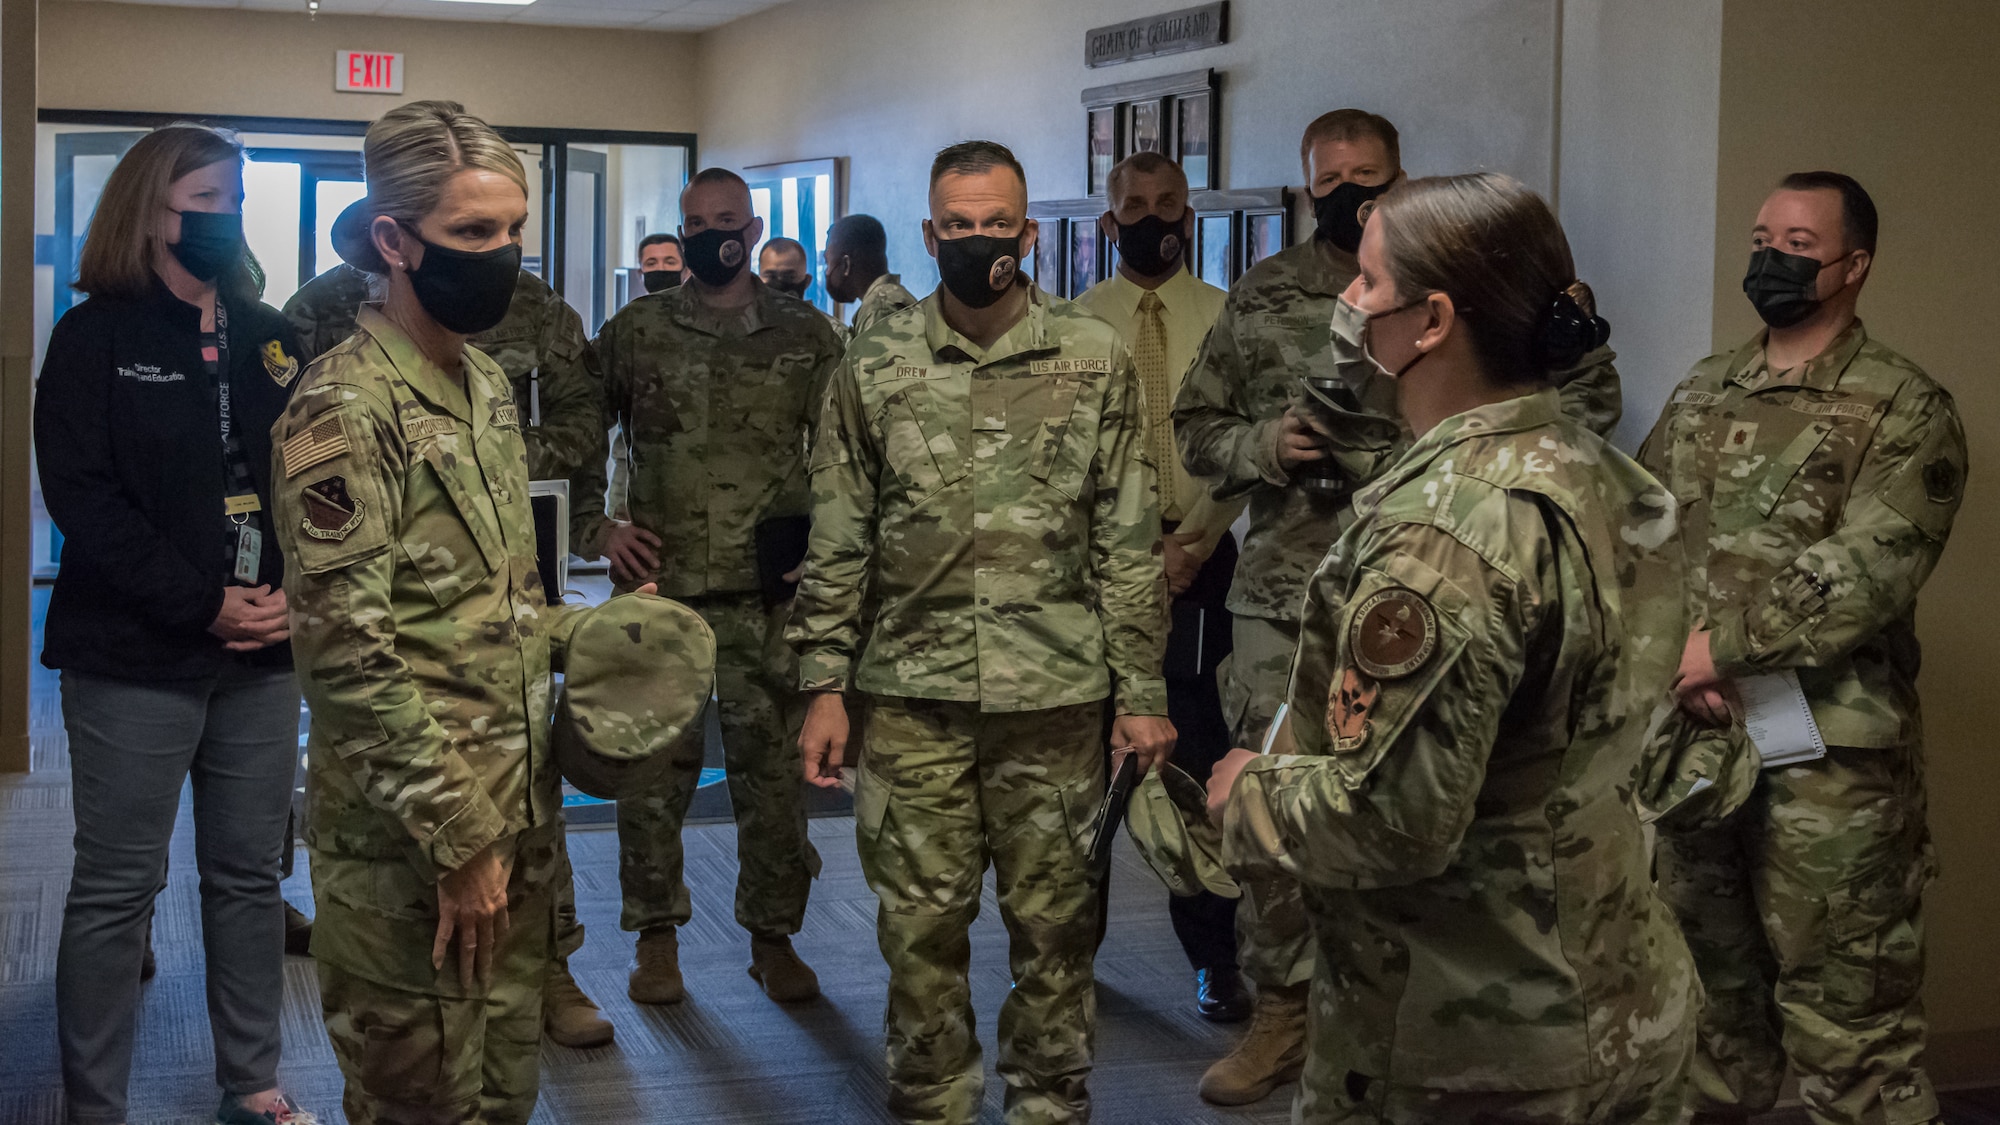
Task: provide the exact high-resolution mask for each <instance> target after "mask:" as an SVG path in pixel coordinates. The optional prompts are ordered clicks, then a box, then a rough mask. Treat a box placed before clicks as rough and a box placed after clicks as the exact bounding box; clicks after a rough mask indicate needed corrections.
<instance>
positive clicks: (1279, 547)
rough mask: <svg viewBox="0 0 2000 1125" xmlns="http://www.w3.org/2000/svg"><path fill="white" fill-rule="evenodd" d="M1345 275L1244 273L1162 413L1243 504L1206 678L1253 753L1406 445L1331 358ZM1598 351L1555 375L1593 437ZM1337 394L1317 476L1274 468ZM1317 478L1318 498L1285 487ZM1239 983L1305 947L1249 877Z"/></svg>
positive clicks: (1332, 259) (1279, 904) (1293, 268)
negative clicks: (1304, 417) (1214, 682)
mask: <svg viewBox="0 0 2000 1125" xmlns="http://www.w3.org/2000/svg"><path fill="white" fill-rule="evenodd" d="M1359 271H1360V267H1359V265H1358V264H1357V263H1356V262H1355V260H1354V256H1353V255H1351V254H1348V253H1346V252H1344V251H1342V250H1340V249H1338V248H1337V247H1334V246H1333V245H1331V244H1330V243H1327V242H1325V241H1323V240H1320V239H1312V240H1309V241H1307V242H1304V243H1301V244H1300V245H1297V246H1293V247H1291V248H1290V249H1287V250H1282V251H1279V252H1278V253H1276V254H1273V255H1272V256H1270V257H1269V258H1266V259H1264V260H1263V261H1261V262H1259V263H1257V264H1256V265H1255V266H1253V267H1251V269H1250V270H1249V272H1247V273H1245V274H1244V275H1243V276H1242V277H1241V278H1239V279H1238V280H1237V282H1236V284H1235V285H1234V286H1232V287H1231V288H1230V290H1229V300H1228V302H1227V303H1226V304H1224V305H1223V308H1222V315H1221V316H1220V317H1218V318H1217V320H1216V322H1215V327H1214V328H1212V329H1211V330H1210V331H1209V334H1208V340H1207V341H1206V342H1205V343H1204V344H1203V345H1202V350H1201V354H1200V356H1199V357H1197V358H1196V359H1195V362H1194V366H1193V368H1192V369H1190V370H1189V371H1188V374H1187V378H1186V379H1185V380H1184V381H1183V382H1182V383H1181V390H1180V394H1179V395H1178V396H1177V397H1176V398H1175V400H1174V435H1175V441H1176V442H1177V444H1178V445H1179V447H1180V452H1181V459H1182V461H1183V463H1184V464H1185V465H1186V466H1187V470H1188V472H1189V473H1190V474H1192V475H1194V476H1196V477H1201V478H1204V479H1206V480H1207V481H1208V482H1209V483H1210V484H1211V486H1212V487H1213V489H1214V495H1215V498H1216V499H1217V500H1231V499H1236V498H1239V497H1243V496H1248V497H1249V498H1250V527H1249V531H1248V533H1247V534H1246V535H1245V536H1244V539H1243V544H1242V554H1241V556H1240V557H1239V558H1238V560H1237V563H1236V575H1235V579H1234V582H1233V583H1232V585H1231V586H1230V589H1229V601H1228V603H1227V604H1228V607H1229V612H1230V613H1231V614H1232V615H1233V618H1234V621H1233V626H1234V628H1233V633H1234V637H1233V640H1234V646H1233V651H1232V653H1231V655H1230V657H1229V660H1228V663H1227V664H1226V666H1225V667H1224V669H1223V672H1222V676H1223V682H1222V707H1223V712H1224V714H1225V715H1226V716H1227V717H1228V719H1229V723H1230V735H1231V737H1232V738H1233V739H1234V741H1235V744H1236V745H1238V746H1249V747H1256V746H1257V745H1259V744H1260V743H1261V741H1262V739H1263V737H1264V732H1265V730H1266V729H1267V728H1268V727H1269V726H1270V725H1271V720H1272V719H1273V718H1274V717H1275V716H1276V715H1277V712H1278V706H1279V704H1281V703H1283V702H1284V699H1285V681H1286V677H1287V676H1288V675H1289V674H1290V672H1291V668H1292V654H1293V652H1294V651H1295V650H1296V649H1297V647H1298V642H1299V606H1300V603H1301V602H1302V600H1303V599H1304V596H1305V589H1306V579H1307V577H1308V576H1309V575H1311V574H1312V573H1313V570H1314V568H1316V567H1317V566H1318V565H1319V563H1320V560H1321V559H1322V558H1323V557H1325V555H1326V551H1327V548H1328V547H1330V546H1332V545H1333V542H1334V540H1335V539H1337V538H1339V536H1340V534H1341V532H1342V531H1344V530H1345V529H1346V528H1347V527H1349V526H1350V525H1351V524H1352V523H1353V522H1354V509H1353V496H1354V492H1355V491H1356V490H1358V489H1360V488H1362V487H1363V486H1365V485H1367V484H1368V482H1369V481H1372V480H1374V479H1375V478H1376V476H1377V475H1379V474H1380V473H1381V472H1383V471H1384V470H1385V469H1387V468H1388V467H1389V466H1390V465H1392V464H1394V463H1395V462H1396V459H1397V458H1398V457H1400V456H1401V455H1402V453H1403V451H1404V450H1405V449H1407V448H1408V446H1409V435H1408V433H1406V432H1405V429H1404V427H1403V424H1402V422H1401V420H1400V419H1399V417H1398V415H1397V413H1396V391H1395V386H1394V384H1393V383H1392V382H1391V381H1390V380H1388V379H1385V378H1382V377H1381V376H1380V375H1379V374H1376V373H1374V368H1373V365H1372V364H1370V363H1369V362H1368V361H1367V360H1366V359H1364V358H1361V357H1359V356H1353V355H1349V354H1347V353H1346V351H1345V349H1344V348H1342V346H1341V345H1340V343H1339V341H1338V340H1336V339H1335V338H1334V337H1333V334H1332V331H1331V329H1330V325H1331V324H1332V322H1333V314H1334V308H1335V305H1336V304H1337V299H1338V298H1339V296H1340V294H1341V292H1342V291H1343V290H1345V289H1346V288H1347V286H1348V283H1350V282H1351V281H1353V280H1354V277H1355V275H1356V274H1357V273H1358V272H1359ZM1614 358H1616V357H1615V355H1614V353H1613V352H1612V351H1611V350H1610V349H1609V348H1600V349H1598V350H1597V351H1594V352H1591V353H1590V354H1589V355H1586V356H1585V357H1584V358H1583V360H1582V362H1580V363H1579V364H1578V365H1577V366H1576V367H1574V368H1572V369H1570V370H1569V371H1567V372H1563V373H1561V374H1558V375H1557V376H1555V382H1556V384H1557V385H1558V386H1559V387H1560V388H1561V396H1562V403H1563V410H1564V413H1566V414H1568V415H1569V416H1570V417H1572V418H1575V419H1577V420H1578V421H1581V422H1582V423H1583V424H1584V425H1586V426H1588V427H1589V428H1590V429H1592V430H1594V431H1596V432H1597V433H1599V434H1604V433H1608V432H1610V430H1611V427H1613V426H1615V425H1617V423H1618V417H1619V413H1620V410H1621V405H1620V403H1621V398H1620V394H1619V387H1618V372H1617V369H1616V368H1614V367H1613V366H1612V360H1613V359H1614ZM1301 379H1316V380H1325V381H1332V382H1337V383H1338V384H1340V386H1341V388H1342V390H1341V391H1339V392H1337V393H1336V395H1335V397H1336V398H1337V399H1338V404H1337V409H1338V410H1339V411H1340V413H1339V414H1334V413H1333V412H1332V410H1333V408H1332V407H1330V406H1329V405H1326V404H1321V405H1319V406H1318V409H1319V410H1320V411H1321V416H1322V417H1324V418H1326V419H1327V423H1328V424H1327V431H1328V432H1325V433H1323V435H1322V436H1323V437H1325V438H1326V439H1327V444H1328V447H1329V459H1330V461H1331V467H1330V468H1320V467H1318V466H1314V465H1306V466H1301V467H1300V468H1299V469H1298V470H1290V469H1286V468H1285V467H1283V466H1282V465H1280V464H1279V463H1278V458H1277V438H1278V430H1279V425H1280V422H1281V421H1282V419H1283V416H1284V413H1285V409H1286V407H1287V406H1289V405H1291V404H1293V403H1297V402H1301V396H1300V394H1299V390H1298V384H1299V380H1301ZM1322 472H1324V473H1327V474H1329V476H1330V477H1331V478H1332V483H1333V484H1334V487H1331V488H1321V489H1312V488H1308V487H1305V486H1303V485H1301V484H1300V483H1299V481H1300V480H1301V479H1303V478H1304V476H1305V475H1307V474H1316V473H1322ZM1236 917H1237V945H1238V956H1239V958H1240V960H1241V963H1242V967H1243V972H1244V974H1245V975H1246V976H1248V977H1249V978H1250V979H1251V980H1253V981H1255V982H1257V983H1258V984H1260V985H1263V986H1266V987H1274V986H1284V985H1298V984H1303V983H1304V982H1306V981H1308V980H1310V979H1312V972H1313V968H1312V957H1313V952H1312V944H1311V940H1310V935H1309V934H1308V933H1307V930H1306V918H1305V912H1304V908H1303V907H1302V906H1301V905H1300V903H1299V899H1298V894H1297V892H1296V891H1295V890H1294V889H1292V888H1291V887H1290V886H1288V885H1287V883H1286V881H1285V880H1283V879H1263V878H1259V879H1253V880H1250V881H1249V882H1248V883H1247V884H1246V885H1245V886H1244V888H1243V901H1242V903H1241V905H1240V906H1239V908H1238V910H1237V915H1236Z"/></svg>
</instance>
